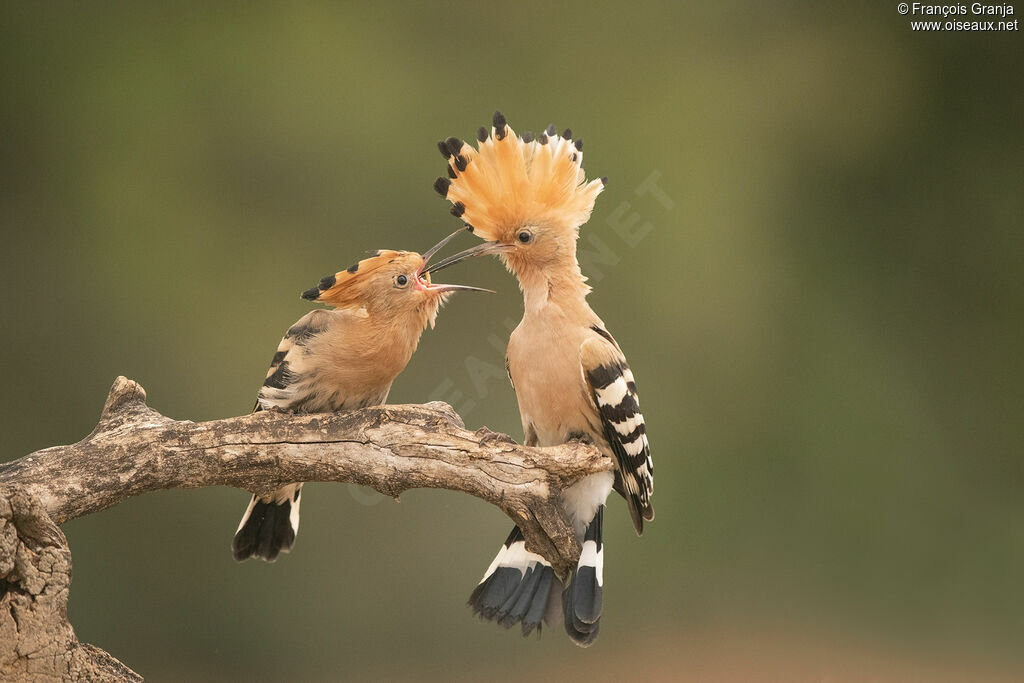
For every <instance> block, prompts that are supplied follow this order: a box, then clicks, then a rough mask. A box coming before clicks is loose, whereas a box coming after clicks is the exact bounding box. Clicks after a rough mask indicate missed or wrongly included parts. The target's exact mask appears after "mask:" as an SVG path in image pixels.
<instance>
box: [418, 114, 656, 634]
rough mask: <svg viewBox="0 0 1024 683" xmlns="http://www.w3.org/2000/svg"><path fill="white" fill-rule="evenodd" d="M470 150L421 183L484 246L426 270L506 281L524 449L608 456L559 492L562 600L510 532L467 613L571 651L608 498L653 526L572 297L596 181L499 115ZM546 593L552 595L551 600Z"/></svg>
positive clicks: (593, 620)
mask: <svg viewBox="0 0 1024 683" xmlns="http://www.w3.org/2000/svg"><path fill="white" fill-rule="evenodd" d="M477 140H478V141H479V143H480V144H479V146H478V149H474V148H473V147H472V146H471V145H468V144H465V143H464V142H463V141H462V140H459V139H458V138H448V139H447V140H445V141H443V142H440V143H438V148H439V149H440V150H441V153H442V154H443V155H444V156H445V158H446V159H447V160H448V178H438V179H437V181H436V182H435V183H434V188H435V189H436V190H437V192H438V193H439V194H440V195H441V196H443V197H447V198H448V199H449V200H450V201H451V202H452V204H453V205H454V206H453V207H452V213H453V214H454V215H455V216H457V217H460V218H462V220H464V221H465V222H466V223H467V224H468V225H469V226H470V229H471V230H472V231H473V232H474V233H475V234H476V235H477V236H478V237H481V238H483V239H485V240H487V242H486V243H484V244H481V245H479V246H477V247H474V248H472V249H468V250H466V251H464V252H462V253H460V254H456V255H455V256H452V257H449V258H448V259H445V260H444V261H441V262H439V263H437V264H436V265H434V266H433V267H431V268H430V269H429V270H431V271H436V270H440V269H441V268H445V267H447V266H449V265H451V264H453V263H456V262H458V261H461V260H462V259H465V258H469V257H471V256H477V255H481V254H496V255H497V256H498V257H499V258H500V259H501V260H502V261H503V262H504V263H505V265H506V266H507V267H508V269H509V270H511V271H512V272H513V273H515V275H516V277H517V278H518V279H519V286H520V288H521V289H522V290H523V302H524V309H525V311H524V314H523V319H522V321H521V322H520V323H519V326H518V327H517V328H516V329H515V330H514V331H513V332H512V335H511V337H510V338H509V343H508V353H507V356H506V365H507V367H508V375H509V379H511V381H512V386H513V388H514V390H515V393H516V399H517V400H518V402H519V412H520V414H521V417H522V422H523V432H524V435H525V443H526V444H527V445H531V446H553V445H557V444H561V443H565V442H567V441H570V440H573V439H580V440H586V441H591V442H593V443H594V444H596V445H597V446H598V447H599V448H600V449H601V450H602V451H604V452H605V453H606V454H608V455H609V456H612V457H614V458H615V461H616V469H615V472H614V474H613V473H610V472H608V473H602V474H596V475H592V476H590V477H587V478H586V479H584V480H582V481H580V482H579V483H577V484H576V485H574V486H572V487H571V488H569V489H567V490H566V491H565V492H564V494H563V505H564V507H565V510H566V511H567V512H568V514H569V515H570V517H571V518H572V520H573V522H574V524H575V527H576V533H577V534H578V537H579V539H580V541H581V543H582V545H583V552H582V554H581V555H580V559H579V563H578V565H577V567H576V570H575V571H574V573H573V576H572V577H566V578H567V584H566V587H565V589H564V591H560V590H559V588H560V587H561V582H560V581H559V578H558V577H556V576H555V575H554V571H553V570H552V568H551V566H550V565H549V564H548V563H547V562H546V561H545V560H544V559H543V558H542V557H541V556H539V555H536V554H534V553H531V552H528V551H527V550H526V548H525V546H524V542H523V536H522V534H521V532H520V530H519V528H518V527H516V528H514V529H513V530H512V533H511V534H510V535H509V537H508V540H506V541H505V545H504V547H502V549H501V551H500V552H499V553H498V555H497V557H495V558H494V561H493V562H492V563H491V566H490V567H489V568H488V569H487V571H486V573H485V574H484V576H483V579H481V581H480V584H479V585H478V586H477V587H476V590H474V591H473V594H472V595H471V596H470V599H469V603H470V605H471V606H472V608H473V610H474V612H476V613H477V614H479V615H481V616H483V617H484V618H485V619H489V620H494V621H497V622H498V623H499V624H501V625H503V626H505V627H511V626H513V625H514V624H517V623H520V624H522V631H523V634H524V635H527V634H529V633H530V632H531V631H532V630H533V629H534V628H538V629H539V628H540V625H541V621H542V619H544V620H546V621H549V623H550V620H551V619H552V618H554V615H556V614H557V612H558V600H559V594H560V593H561V602H562V609H561V611H562V616H563V619H564V623H565V629H566V631H567V632H568V633H569V636H570V637H572V639H573V641H574V642H575V643H576V644H578V645H581V646H587V645H590V644H591V643H592V642H593V641H594V639H595V638H596V637H597V632H598V626H599V622H600V618H601V602H602V599H601V596H602V588H603V570H602V567H603V558H604V551H603V539H602V531H601V529H602V516H603V513H604V504H605V500H606V499H607V497H608V494H609V493H610V492H611V490H612V488H614V489H615V490H616V491H618V492H619V493H620V494H622V496H623V497H624V498H625V499H626V503H627V505H628V506H629V513H630V515H631V516H632V518H633V525H634V526H635V527H636V531H637V533H638V534H640V533H642V531H643V522H644V520H645V519H647V520H650V519H653V518H654V509H653V508H652V507H651V494H652V492H653V491H654V478H653V473H654V468H653V465H652V464H651V455H650V449H649V447H648V444H647V436H646V427H645V426H644V418H643V415H641V414H640V408H639V405H638V398H637V391H636V384H635V383H634V381H633V373H632V372H631V371H630V369H629V366H628V365H627V364H626V358H625V356H623V354H622V351H621V350H620V349H619V345H618V344H617V343H616V342H615V340H614V339H613V338H612V336H611V335H610V334H609V333H608V331H607V329H606V328H605V325H604V323H603V322H601V319H600V318H599V317H598V316H597V314H596V313H594V311H593V310H591V308H590V306H589V305H588V304H587V301H586V297H587V294H588V293H589V292H590V287H589V286H588V285H587V284H586V278H585V277H584V276H583V274H582V273H581V272H580V267H579V263H578V262H577V260H576V240H577V238H578V236H579V228H580V226H581V225H582V224H583V223H585V222H586V221H587V219H588V218H590V212H591V210H592V209H593V208H594V200H595V199H596V198H597V195H598V194H599V193H600V192H601V190H602V189H603V188H604V183H605V179H601V180H594V181H591V182H589V183H588V182H587V181H586V178H585V176H584V173H583V169H582V168H581V165H582V163H583V141H582V140H575V141H574V140H573V139H572V132H571V131H569V130H566V131H565V132H564V133H562V134H561V135H558V134H557V133H556V130H555V127H554V126H549V127H548V129H547V130H546V131H545V132H543V133H541V134H540V135H539V136H533V135H531V134H530V133H524V134H523V136H522V137H517V136H516V134H515V132H513V130H512V129H511V128H510V127H509V126H508V125H507V123H506V121H505V117H504V116H502V115H501V113H500V112H497V113H495V115H494V125H493V128H492V129H491V130H490V134H488V131H487V129H486V128H480V130H479V131H477ZM552 588H555V589H554V590H552Z"/></svg>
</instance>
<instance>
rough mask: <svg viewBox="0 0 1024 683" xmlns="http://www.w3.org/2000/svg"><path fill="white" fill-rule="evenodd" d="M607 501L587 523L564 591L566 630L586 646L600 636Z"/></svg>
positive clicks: (574, 639)
mask: <svg viewBox="0 0 1024 683" xmlns="http://www.w3.org/2000/svg"><path fill="white" fill-rule="evenodd" d="M603 525H604V505H602V506H600V507H599V508H597V514H595V515H594V519H593V520H592V521H591V522H590V524H588V525H587V531H586V533H585V534H584V536H583V552H581V553H580V559H579V562H578V563H577V564H576V571H574V572H573V576H572V582H571V583H570V584H569V585H568V586H566V587H565V591H564V593H563V594H562V610H563V617H564V620H565V632H566V633H568V634H569V637H570V638H572V640H573V642H574V643H576V644H577V645H579V646H581V647H587V646H588V645H590V644H591V643H593V642H594V641H595V640H596V639H597V633H598V630H599V629H600V626H601V607H602V602H603V599H602V587H603V585H604V544H603V540H602V536H603V529H602V527H603Z"/></svg>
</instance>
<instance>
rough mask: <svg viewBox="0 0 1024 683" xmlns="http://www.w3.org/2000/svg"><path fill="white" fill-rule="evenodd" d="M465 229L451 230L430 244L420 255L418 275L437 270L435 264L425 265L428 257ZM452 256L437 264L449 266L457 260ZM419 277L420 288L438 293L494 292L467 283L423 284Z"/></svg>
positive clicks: (428, 259)
mask: <svg viewBox="0 0 1024 683" xmlns="http://www.w3.org/2000/svg"><path fill="white" fill-rule="evenodd" d="M465 230H466V229H465V228H459V229H458V230H456V231H455V232H453V233H452V234H450V235H448V236H447V237H445V238H444V239H443V240H441V241H440V242H438V243H437V244H435V245H434V246H432V247H431V248H430V249H427V251H426V253H424V254H423V255H422V256H423V265H422V266H420V272H419V275H421V276H422V275H429V274H430V272H431V271H433V270H437V269H438V268H437V266H433V267H431V268H427V267H426V266H427V262H428V261H430V257H431V256H433V255H434V254H436V253H437V252H438V251H440V249H441V248H442V247H443V246H444V245H446V244H448V243H449V242H451V241H452V240H453V239H454V238H455V236H456V235H458V234H459V233H460V232H464V231H465ZM462 253H463V254H465V253H466V252H462ZM458 255H459V254H456V256H458ZM452 258H455V257H451V258H447V259H444V260H443V261H441V262H440V263H439V264H438V265H440V264H441V263H445V264H447V265H445V266H444V267H445V268H447V267H448V266H450V265H452V264H453V263H456V262H457V261H452V260H451V259H452ZM419 279H420V283H421V284H420V285H419V286H420V287H421V288H422V289H425V290H427V291H430V292H438V293H442V292H487V293H489V294H494V293H495V292H494V290H493V289H484V288H482V287H470V286H469V285H442V284H436V285H435V284H424V283H423V281H422V279H421V278H419Z"/></svg>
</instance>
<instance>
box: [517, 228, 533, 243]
mask: <svg viewBox="0 0 1024 683" xmlns="http://www.w3.org/2000/svg"><path fill="white" fill-rule="evenodd" d="M516 237H517V238H518V239H519V241H520V242H522V243H523V244H526V243H528V242H529V241H530V240H532V239H533V233H532V232H530V231H529V230H523V231H522V232H520V233H519V234H518V235H516Z"/></svg>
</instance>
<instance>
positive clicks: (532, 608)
mask: <svg viewBox="0 0 1024 683" xmlns="http://www.w3.org/2000/svg"><path fill="white" fill-rule="evenodd" d="M553 587H554V588H555V590H552V588H553ZM560 589H561V582H560V581H559V580H558V577H556V576H555V570H554V569H553V568H552V567H551V565H550V564H548V563H547V561H546V560H545V559H544V558H543V557H541V556H540V555H537V554H536V553H531V552H529V551H527V550H526V542H525V541H524V540H523V532H522V531H520V530H519V527H518V526H517V527H513V529H512V533H511V534H509V536H508V539H507V540H506V541H505V545H504V546H503V547H502V548H501V550H500V551H498V555H497V557H495V558H494V561H493V562H491V566H490V567H488V568H487V572H485V573H484V577H483V578H482V579H481V580H480V583H479V584H478V585H477V587H476V589H475V590H474V591H473V594H472V595H470V596H469V606H470V607H472V608H473V613H474V614H476V615H477V616H479V617H482V618H483V619H486V620H487V621H496V622H498V624H500V625H501V626H504V627H505V628H512V627H513V626H515V625H516V624H520V623H521V624H522V630H523V635H524V636H528V635H530V633H532V632H533V630H534V629H537V633H540V631H541V625H542V622H543V621H547V622H548V623H549V624H550V623H551V621H552V619H551V615H552V614H553V613H554V614H557V612H558V605H557V601H558V598H559V593H560Z"/></svg>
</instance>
